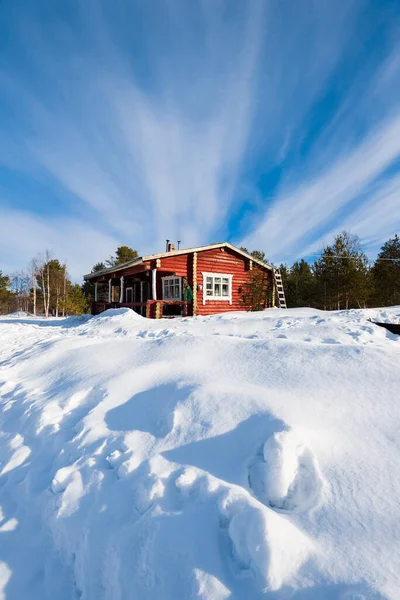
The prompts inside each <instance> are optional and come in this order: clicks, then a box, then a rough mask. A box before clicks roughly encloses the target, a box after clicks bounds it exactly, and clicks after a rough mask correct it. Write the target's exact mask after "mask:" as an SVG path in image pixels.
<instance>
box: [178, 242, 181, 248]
mask: <svg viewBox="0 0 400 600" xmlns="http://www.w3.org/2000/svg"><path fill="white" fill-rule="evenodd" d="M180 245H181V240H178V250H179V246H180Z"/></svg>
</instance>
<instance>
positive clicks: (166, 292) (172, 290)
mask: <svg viewBox="0 0 400 600" xmlns="http://www.w3.org/2000/svg"><path fill="white" fill-rule="evenodd" d="M162 286H163V300H181V299H182V277H175V276H173V277H163V278H162Z"/></svg>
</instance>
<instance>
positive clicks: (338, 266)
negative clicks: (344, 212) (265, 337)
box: [279, 231, 400, 310]
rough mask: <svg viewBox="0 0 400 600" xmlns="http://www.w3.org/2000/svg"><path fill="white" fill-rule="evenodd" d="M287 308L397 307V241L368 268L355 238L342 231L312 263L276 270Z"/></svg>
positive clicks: (399, 275)
mask: <svg viewBox="0 0 400 600" xmlns="http://www.w3.org/2000/svg"><path fill="white" fill-rule="evenodd" d="M279 270H280V273H281V275H282V281H283V285H284V290H285V294H286V302H287V305H288V307H297V306H310V307H313V308H320V309H323V310H341V309H349V308H367V307H377V306H394V305H397V304H400V238H399V237H398V235H397V234H396V235H395V236H394V237H393V238H391V239H389V240H387V241H386V242H385V243H384V244H383V245H382V247H381V249H380V252H379V253H378V256H377V257H376V259H375V261H373V263H372V264H371V263H370V262H369V261H368V258H367V256H366V255H365V253H364V251H363V249H362V246H361V244H360V240H359V238H358V237H357V236H356V235H351V234H350V233H348V232H346V231H343V232H342V233H340V234H339V235H337V236H336V237H335V239H334V241H333V243H332V244H331V245H328V246H326V247H325V248H324V250H323V252H322V253H321V255H320V256H319V258H318V259H317V260H315V261H314V263H312V264H309V263H308V262H306V261H305V260H304V259H301V260H299V261H296V262H295V263H294V264H293V265H291V266H290V267H289V266H288V265H286V264H281V265H280V266H279Z"/></svg>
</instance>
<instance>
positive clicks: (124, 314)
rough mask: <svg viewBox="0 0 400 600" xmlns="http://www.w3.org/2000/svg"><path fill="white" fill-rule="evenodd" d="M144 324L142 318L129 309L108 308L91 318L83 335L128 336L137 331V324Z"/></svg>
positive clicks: (143, 318)
mask: <svg viewBox="0 0 400 600" xmlns="http://www.w3.org/2000/svg"><path fill="white" fill-rule="evenodd" d="M143 322H146V319H145V317H142V316H141V315H139V314H138V313H137V312H135V311H134V310H131V309H130V308H109V309H107V310H105V311H104V312H102V313H100V314H99V315H96V316H95V317H92V318H91V319H90V320H89V321H88V323H87V325H86V327H85V328H84V332H85V333H89V334H90V333H91V334H94V335H96V334H99V335H100V334H101V333H103V334H107V335H112V334H116V335H128V334H129V333H131V332H132V331H135V330H136V329H137V326H138V324H142V325H143Z"/></svg>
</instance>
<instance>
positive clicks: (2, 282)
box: [0, 271, 12, 313]
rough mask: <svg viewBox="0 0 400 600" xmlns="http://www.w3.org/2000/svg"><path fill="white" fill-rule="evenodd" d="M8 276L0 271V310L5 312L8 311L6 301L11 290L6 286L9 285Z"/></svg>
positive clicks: (7, 301) (9, 296)
mask: <svg viewBox="0 0 400 600" xmlns="http://www.w3.org/2000/svg"><path fill="white" fill-rule="evenodd" d="M10 283H11V282H10V278H9V277H8V275H3V273H2V271H0V312H1V313H7V312H8V303H9V301H10V299H11V296H12V294H11V292H10V291H9V289H8V287H9V285H10Z"/></svg>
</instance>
